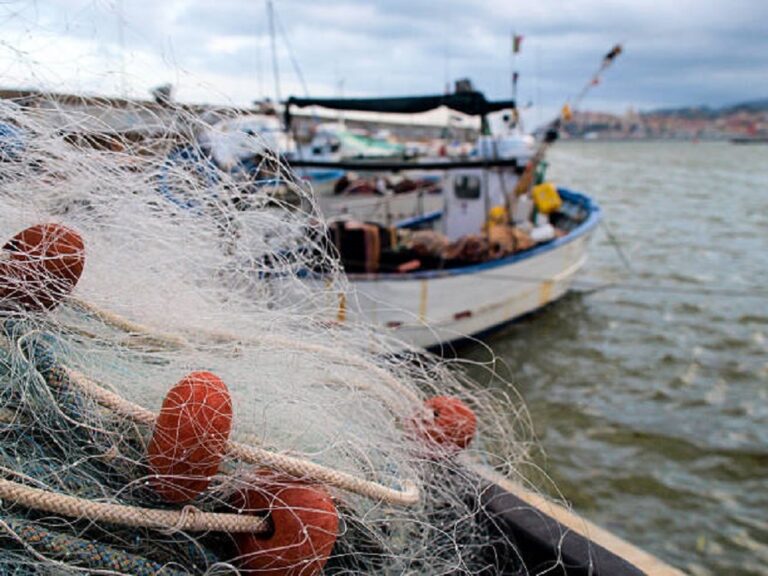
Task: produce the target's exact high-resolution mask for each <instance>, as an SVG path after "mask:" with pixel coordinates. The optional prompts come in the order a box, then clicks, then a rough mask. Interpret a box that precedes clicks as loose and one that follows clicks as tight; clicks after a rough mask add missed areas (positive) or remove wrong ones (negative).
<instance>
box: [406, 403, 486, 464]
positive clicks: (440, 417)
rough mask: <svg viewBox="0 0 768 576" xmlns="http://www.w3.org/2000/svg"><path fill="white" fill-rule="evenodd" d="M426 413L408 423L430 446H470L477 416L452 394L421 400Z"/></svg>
mask: <svg viewBox="0 0 768 576" xmlns="http://www.w3.org/2000/svg"><path fill="white" fill-rule="evenodd" d="M424 407H425V410H426V415H423V416H422V417H421V418H419V419H418V420H417V421H416V422H413V423H411V424H410V428H412V429H413V430H415V431H416V432H417V433H418V434H419V435H420V436H421V437H422V438H425V439H426V440H428V441H429V443H430V444H432V445H433V446H438V447H440V448H442V449H444V450H448V451H451V452H453V451H456V450H462V449H464V448H466V447H467V446H469V444H470V442H472V439H473V438H474V437H475V432H477V416H475V413H474V412H473V411H472V409H471V408H470V407H469V406H467V405H466V404H465V403H464V402H462V401H461V400H460V399H459V398H456V397H455V396H435V397H433V398H430V399H429V400H427V401H426V402H425V403H424Z"/></svg>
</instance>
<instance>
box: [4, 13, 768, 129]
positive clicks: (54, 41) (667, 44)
mask: <svg viewBox="0 0 768 576" xmlns="http://www.w3.org/2000/svg"><path fill="white" fill-rule="evenodd" d="M274 6H275V12H276V19H275V28H276V35H275V37H276V44H277V60H278V67H279V77H280V83H279V86H280V93H281V95H282V96H283V97H285V96H286V95H290V94H297V95H302V94H304V93H305V87H306V91H307V92H308V93H309V94H311V95H313V96H333V95H338V94H340V93H343V94H344V95H347V96H351V95H361V96H364V95H402V94H411V93H413V94H421V93H435V92H442V91H444V89H445V85H446V82H447V81H449V80H453V79H455V78H458V77H469V78H471V79H472V80H473V82H474V83H475V85H476V86H477V87H478V88H479V89H481V90H483V91H485V92H486V93H487V94H488V95H489V96H491V97H493V98H504V97H508V96H509V94H510V52H511V49H510V35H511V33H512V31H513V30H514V31H516V32H517V33H518V34H522V35H523V36H524V40H523V45H522V52H521V53H520V54H519V55H518V58H517V63H516V65H517V68H518V70H519V71H520V75H521V76H520V84H519V101H520V103H521V104H525V103H527V102H532V103H533V104H534V108H533V109H532V111H531V112H529V114H533V113H534V112H533V111H538V114H539V115H541V114H542V113H548V112H549V111H550V110H554V109H555V108H556V107H557V106H559V104H560V103H562V102H563V101H564V100H565V99H566V98H567V97H569V96H573V95H574V94H575V93H577V92H578V91H579V89H580V87H581V86H582V85H583V84H584V83H585V81H586V80H587V78H588V77H589V76H590V75H591V73H592V71H593V70H594V69H595V67H596V66H597V65H598V64H599V61H600V58H601V57H602V55H603V54H604V53H605V52H606V51H607V50H608V49H609V48H610V47H611V45H612V44H614V43H615V42H618V41H620V42H623V43H624V44H625V54H624V55H623V56H622V58H621V59H620V60H619V61H618V62H617V64H616V66H615V67H614V68H613V69H611V70H610V71H609V72H608V73H607V74H606V77H605V81H604V82H603V84H602V85H600V86H599V87H598V88H597V89H596V90H594V92H593V93H592V94H590V96H589V99H588V100H587V101H586V102H585V103H584V107H585V108H593V109H608V110H612V111H624V110H626V109H627V108H628V107H629V106H633V107H635V108H639V109H649V108H654V107H661V106H676V105H689V104H709V105H722V104H729V103H734V102H738V101H742V100H746V99H752V98H760V97H768V1H766V0H727V1H726V0H712V1H706V0H672V1H669V2H654V1H651V0H613V1H609V0H603V1H600V0H527V1H521V0H274ZM271 58H272V56H271V50H270V35H269V20H268V18H267V8H266V1H265V0H90V1H83V0H36V1H35V0H0V75H1V76H0V78H1V79H0V85H3V86H10V87H21V86H24V87H32V86H34V87H43V88H45V89H50V90H67V91H81V92H89V93H98V94H110V95H114V94H121V93H123V94H126V95H129V96H140V97H144V96H146V95H147V90H148V89H149V88H150V87H152V86H155V85H158V84H160V83H164V82H172V83H173V84H174V85H175V86H176V95H177V97H178V98H179V99H180V100H184V101H197V102H212V101H215V102H230V103H235V104H247V103H249V102H251V101H252V100H254V99H256V98H259V97H263V96H270V97H273V98H274V96H275V82H274V79H273V75H272V61H271ZM297 70H298V71H299V72H298V73H297ZM300 75H301V76H300ZM301 77H303V80H304V82H302V81H301Z"/></svg>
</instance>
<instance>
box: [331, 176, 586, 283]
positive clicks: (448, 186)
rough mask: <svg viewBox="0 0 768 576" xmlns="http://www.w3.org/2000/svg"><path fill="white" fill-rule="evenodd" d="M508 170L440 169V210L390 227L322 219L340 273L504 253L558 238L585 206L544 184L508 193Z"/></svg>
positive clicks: (441, 264) (511, 185)
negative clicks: (326, 223)
mask: <svg viewBox="0 0 768 576" xmlns="http://www.w3.org/2000/svg"><path fill="white" fill-rule="evenodd" d="M516 182H517V174H516V172H515V171H514V170H509V169H503V168H498V167H496V168H495V167H489V166H483V167H481V166H464V167H461V168H457V169H450V170H446V169H445V167H444V177H443V191H444V192H443V207H442V209H441V210H438V211H435V212H431V213H428V214H423V215H421V216H418V217H414V218H409V219H407V220H402V221H400V222H398V223H396V224H395V225H393V226H386V225H383V224H380V223H374V222H364V221H360V220H355V219H352V218H344V217H342V218H336V219H333V220H331V221H329V229H330V236H331V241H332V242H333V243H334V244H335V246H336V248H337V250H338V252H339V255H340V256H341V259H342V262H343V264H344V267H345V269H346V271H347V272H348V273H351V274H355V273H364V274H392V273H394V274H404V273H409V272H417V271H418V272H423V271H428V270H440V269H448V268H459V267H462V266H468V265H473V264H479V263H483V262H488V261H491V260H498V259H501V258H505V257H507V256H510V255H512V254H516V253H519V252H523V251H526V250H529V249H531V248H533V247H535V246H537V245H540V244H543V243H546V242H549V241H551V240H554V239H556V238H558V237H562V236H565V235H566V234H567V233H568V232H569V231H571V230H573V229H574V228H575V227H577V226H578V225H579V224H580V223H581V222H583V221H584V220H585V219H586V218H587V216H588V213H587V211H586V210H585V209H584V208H583V206H582V205H580V204H579V203H578V202H574V201H572V200H570V199H569V196H568V195H567V194H565V195H564V196H562V197H561V195H560V194H559V193H558V191H557V190H556V189H555V187H554V186H553V185H551V184H543V185H539V186H537V187H535V188H534V191H533V194H531V195H527V194H526V195H522V196H519V197H516V196H515V194H514V189H515V184H516Z"/></svg>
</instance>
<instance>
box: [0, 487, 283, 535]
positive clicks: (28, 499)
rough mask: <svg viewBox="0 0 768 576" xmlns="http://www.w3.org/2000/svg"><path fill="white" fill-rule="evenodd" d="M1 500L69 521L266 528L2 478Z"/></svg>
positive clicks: (240, 518)
mask: <svg viewBox="0 0 768 576" xmlns="http://www.w3.org/2000/svg"><path fill="white" fill-rule="evenodd" d="M0 498H5V499H8V500H12V501H14V502H16V503H17V504H21V505H22V506H26V507H27V508H34V509H35V510H43V511H45V512H50V513H52V514H61V515H62V516H68V517H70V518H87V519H88V520H93V521H96V522H110V523H113V524H121V525H123V526H136V527H144V528H155V529H163V530H170V531H175V530H181V531H187V532H228V533H242V532H245V533H261V532H266V531H267V530H268V529H269V524H268V523H267V522H266V521H265V519H264V518H262V517H259V516H250V515H247V514H242V515H241V514H220V513H213V512H203V511H201V510H199V509H198V508H195V507H194V506H185V507H184V509H183V510H158V509H155V508H141V507H138V506H125V505H122V504H109V503H106V502H94V501H93V500H87V499H85V498H78V497H76V496H68V495H66V494H60V493H58V492H51V491H49V490H41V489H39V488H32V487H31V486H25V485H24V484H19V483H17V482H13V481H11V480H4V479H0Z"/></svg>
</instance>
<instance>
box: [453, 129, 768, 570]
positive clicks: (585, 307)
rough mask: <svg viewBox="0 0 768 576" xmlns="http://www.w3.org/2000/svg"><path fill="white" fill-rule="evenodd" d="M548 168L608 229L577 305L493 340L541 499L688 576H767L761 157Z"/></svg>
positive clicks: (660, 147) (586, 159) (569, 163)
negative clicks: (559, 502) (524, 426)
mask: <svg viewBox="0 0 768 576" xmlns="http://www.w3.org/2000/svg"><path fill="white" fill-rule="evenodd" d="M548 160H549V163H550V165H549V173H548V177H549V179H550V180H552V181H554V182H556V183H557V184H558V185H559V186H563V187H566V188H570V189H573V190H577V191H581V192H584V193H586V194H589V195H590V196H592V197H593V198H594V199H596V200H597V202H598V203H599V204H600V206H601V207H602V209H603V215H604V223H603V225H602V226H601V227H600V228H598V229H597V231H596V233H595V234H594V236H593V239H592V243H591V249H590V259H589V262H588V264H587V265H586V267H585V269H584V270H583V272H581V273H580V276H579V279H578V281H577V282H576V284H575V285H574V291H573V292H572V293H571V294H569V295H568V296H566V297H565V298H563V299H562V300H560V301H558V302H556V303H554V304H551V305H550V306H548V307H547V308H545V309H543V310H542V311H540V312H538V313H536V314H534V315H532V316H529V317H527V318H525V319H523V320H521V321H519V322H517V323H515V324H513V325H512V326H510V327H509V328H508V329H506V330H505V331H504V332H501V333H499V334H497V335H495V336H494V337H492V338H490V339H489V340H488V341H487V344H488V345H489V347H490V349H491V350H492V351H493V354H495V356H496V357H497V359H498V362H497V366H499V368H498V371H499V373H502V374H503V376H505V378H506V379H508V380H509V381H510V382H511V383H512V385H514V387H515V388H516V390H517V392H519V393H520V394H521V395H522V397H523V399H524V400H525V402H526V403H527V406H528V409H529V411H530V413H531V418H532V421H533V426H534V432H535V437H536V439H537V441H538V445H539V446H540V449H539V450H537V453H536V454H535V455H534V458H535V463H536V464H537V465H538V466H539V467H540V468H541V471H542V474H545V475H546V477H547V478H548V479H549V480H548V481H547V482H544V483H542V484H541V486H542V489H543V490H544V491H547V492H550V493H552V494H553V495H562V496H563V497H564V498H565V499H566V500H567V501H568V502H570V503H571V504H572V506H573V509H574V510H575V511H576V512H578V513H579V514H581V515H582V516H584V517H585V518H588V519H589V520H592V521H594V522H596V523H597V524H599V525H601V526H603V527H605V528H607V529H609V530H611V531H612V532H614V533H616V534H617V535H619V536H622V537H624V538H625V539H626V540H628V541H630V542H632V543H634V544H636V545H638V546H640V547H642V548H644V549H646V550H647V551H649V552H651V553H653V554H654V555H656V556H657V557H659V558H661V559H663V560H665V561H666V562H668V563H669V564H671V565H673V566H675V567H678V568H680V569H682V570H684V571H685V572H688V573H690V574H694V575H730V576H739V575H747V574H750V575H752V574H762V575H765V574H768V145H734V144H730V143H727V142H720V143H706V142H701V143H695V142H611V143H607V142H561V143H558V144H556V145H555V146H554V147H553V148H552V150H551V152H550V154H549V156H548ZM462 354H463V355H464V356H465V358H467V359H469V360H473V361H483V362H487V361H488V360H489V358H490V354H491V353H490V352H489V350H488V349H487V348H485V347H483V346H475V347H472V348H469V349H465V350H464V351H463V353H462ZM470 371H471V372H474V374H473V375H474V376H475V377H476V379H477V380H479V381H481V382H484V383H487V385H489V386H506V384H504V383H503V382H500V381H499V380H498V379H494V378H492V377H489V375H488V371H487V370H480V369H470ZM555 487H556V488H555ZM558 491H559V492H558Z"/></svg>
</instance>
